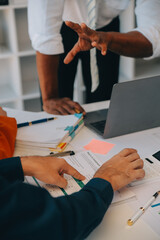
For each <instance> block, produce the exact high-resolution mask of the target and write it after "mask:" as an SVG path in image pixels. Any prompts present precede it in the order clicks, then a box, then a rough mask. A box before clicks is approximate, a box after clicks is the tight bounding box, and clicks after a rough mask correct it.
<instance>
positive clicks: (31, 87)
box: [22, 79, 40, 99]
mask: <svg viewBox="0 0 160 240" xmlns="http://www.w3.org/2000/svg"><path fill="white" fill-rule="evenodd" d="M22 85H23V86H22V87H23V99H29V98H37V97H40V90H39V83H38V79H33V80H29V81H24V82H23V83H22Z"/></svg>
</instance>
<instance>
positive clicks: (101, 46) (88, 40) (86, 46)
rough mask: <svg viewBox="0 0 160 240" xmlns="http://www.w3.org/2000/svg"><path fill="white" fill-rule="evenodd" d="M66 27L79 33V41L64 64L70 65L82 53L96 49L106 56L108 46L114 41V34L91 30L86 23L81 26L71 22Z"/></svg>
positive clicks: (67, 22)
mask: <svg viewBox="0 0 160 240" xmlns="http://www.w3.org/2000/svg"><path fill="white" fill-rule="evenodd" d="M65 23H66V25H67V26H68V27H70V28H72V29H73V30H74V31H75V32H77V34H78V36H79V39H78V41H77V43H76V44H75V45H74V47H73V48H72V49H71V51H70V52H69V53H68V54H67V56H66V57H65V59H64V63H65V64H68V63H70V62H71V61H72V60H73V58H74V57H75V55H76V54H77V53H78V52H80V51H88V50H90V49H91V48H93V47H96V48H97V49H98V50H100V51H101V53H102V55H106V53H107V48H108V44H109V43H110V42H111V40H112V33H111V32H110V33H104V32H97V31H94V30H92V29H90V28H89V27H88V26H87V25H86V24H85V23H82V24H81V25H79V24H77V23H73V22H70V21H66V22H65Z"/></svg>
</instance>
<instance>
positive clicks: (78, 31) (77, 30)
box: [65, 21, 82, 34]
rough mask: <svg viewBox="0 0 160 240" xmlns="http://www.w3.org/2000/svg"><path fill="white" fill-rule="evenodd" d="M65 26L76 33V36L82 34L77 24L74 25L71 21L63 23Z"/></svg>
mask: <svg viewBox="0 0 160 240" xmlns="http://www.w3.org/2000/svg"><path fill="white" fill-rule="evenodd" d="M65 24H66V25H67V26H68V27H70V28H71V29H73V30H74V31H75V32H77V33H78V34H81V33H82V29H81V26H80V25H79V24H78V23H74V22H71V21H65Z"/></svg>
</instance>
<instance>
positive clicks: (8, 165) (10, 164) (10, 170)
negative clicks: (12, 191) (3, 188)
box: [0, 157, 24, 182]
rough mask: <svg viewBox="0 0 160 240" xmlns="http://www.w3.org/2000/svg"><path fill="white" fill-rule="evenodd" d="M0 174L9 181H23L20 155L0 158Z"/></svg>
mask: <svg viewBox="0 0 160 240" xmlns="http://www.w3.org/2000/svg"><path fill="white" fill-rule="evenodd" d="M0 176H2V177H4V178H6V179H7V180H8V181H10V182H13V181H16V180H21V181H24V175H23V170H22V165H21V160H20V157H12V158H6V159H3V160H0Z"/></svg>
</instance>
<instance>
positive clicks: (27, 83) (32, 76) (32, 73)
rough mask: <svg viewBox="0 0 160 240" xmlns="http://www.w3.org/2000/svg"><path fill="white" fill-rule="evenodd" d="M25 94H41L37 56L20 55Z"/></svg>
mask: <svg viewBox="0 0 160 240" xmlns="http://www.w3.org/2000/svg"><path fill="white" fill-rule="evenodd" d="M20 69H21V80H22V92H23V95H25V96H26V95H28V96H31V97H34V96H36V97H37V96H39V81H38V74H37V67H36V58H35V56H25V57H24V56H23V57H20Z"/></svg>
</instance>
